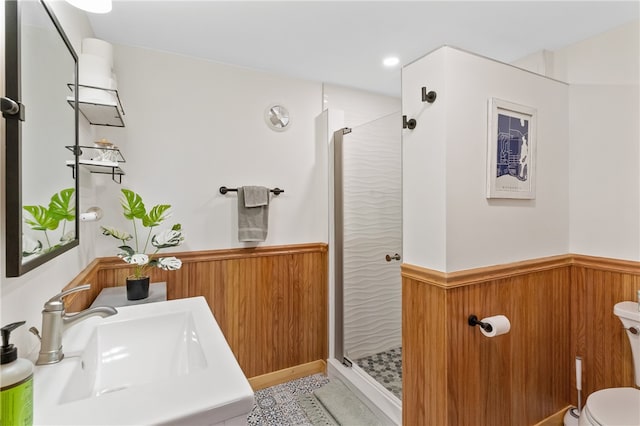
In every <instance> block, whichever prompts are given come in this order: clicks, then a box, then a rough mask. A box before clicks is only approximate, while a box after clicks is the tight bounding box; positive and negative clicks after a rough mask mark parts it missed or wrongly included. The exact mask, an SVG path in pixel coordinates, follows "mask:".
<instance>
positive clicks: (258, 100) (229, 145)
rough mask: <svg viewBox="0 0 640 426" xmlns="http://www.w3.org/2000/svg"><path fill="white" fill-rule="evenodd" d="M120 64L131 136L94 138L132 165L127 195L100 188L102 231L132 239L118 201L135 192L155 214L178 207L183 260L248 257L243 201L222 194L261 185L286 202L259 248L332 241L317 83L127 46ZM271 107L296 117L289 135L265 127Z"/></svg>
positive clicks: (108, 247) (103, 246)
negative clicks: (200, 255) (194, 254)
mask: <svg viewBox="0 0 640 426" xmlns="http://www.w3.org/2000/svg"><path fill="white" fill-rule="evenodd" d="M115 64H116V65H115V68H116V73H117V75H118V82H119V92H120V97H121V99H122V102H123V105H124V109H125V112H126V115H125V117H124V118H125V123H126V127H125V128H122V129H116V128H102V129H100V131H99V132H98V134H97V137H107V138H108V139H109V140H111V141H112V142H113V143H115V144H116V145H118V146H119V147H120V148H121V150H122V151H123V154H124V156H125V158H126V160H127V162H126V163H125V164H124V165H123V166H122V167H123V169H124V170H125V172H126V175H125V176H123V183H122V186H119V185H113V184H111V183H110V182H106V181H108V180H109V179H110V178H109V177H102V182H100V183H99V187H98V189H97V190H98V199H99V203H100V205H101V207H102V208H103V209H104V210H105V217H104V218H103V219H102V223H103V224H104V225H115V226H118V227H122V228H124V229H130V225H129V224H128V223H126V221H124V220H123V219H122V218H121V216H122V215H121V209H120V204H119V201H118V199H119V196H120V192H119V191H120V188H121V187H122V188H129V189H132V190H134V191H136V192H138V193H140V194H141V195H142V196H143V198H144V201H145V202H146V204H147V206H149V207H150V206H151V205H153V204H158V203H168V204H171V205H172V206H173V217H172V219H171V220H172V221H173V222H180V223H181V224H182V226H183V229H184V234H185V237H186V241H185V243H184V244H183V246H181V247H180V248H179V249H180V250H207V249H220V248H230V247H243V246H245V245H248V244H246V243H239V242H238V237H237V197H236V194H235V193H230V194H227V195H226V196H225V195H221V194H220V193H219V192H218V188H219V187H220V186H228V187H238V186H243V185H263V186H268V187H271V188H273V187H280V188H283V189H284V190H285V193H284V194H282V195H280V196H278V197H272V199H271V204H270V207H269V210H270V211H269V233H268V237H267V240H266V242H264V243H262V245H278V244H297V243H308V242H326V241H327V214H326V191H323V188H326V159H325V157H323V153H322V152H320V151H319V150H318V149H317V147H316V140H315V133H314V132H315V130H314V120H315V117H316V116H317V115H318V114H320V112H321V111H322V109H321V94H322V86H321V84H320V83H314V82H308V81H302V80H296V79H292V78H287V77H280V76H276V75H272V74H267V73H263V72H257V71H253V70H249V69H246V68H240V67H235V66H229V65H222V64H219V63H214V62H209V61H204V60H199V59H194V58H189V57H184V56H179V55H175V54H169V53H164V52H158V51H151V50H147V49H140V48H134V47H125V46H116V49H115ZM274 102H279V103H281V104H283V105H285V106H286V107H287V108H288V110H289V112H290V115H291V128H290V129H289V130H287V131H285V132H274V131H272V130H271V129H269V127H267V125H266V124H265V121H264V117H263V115H264V112H265V110H266V109H267V107H268V106H270V105H271V104H272V103H274ZM324 155H326V154H324ZM254 245H255V244H254ZM98 246H99V248H98V253H99V255H114V254H115V253H116V251H117V248H116V244H115V240H113V239H111V238H107V237H100V238H99V240H98Z"/></svg>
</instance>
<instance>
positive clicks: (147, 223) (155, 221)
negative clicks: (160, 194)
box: [142, 204, 171, 228]
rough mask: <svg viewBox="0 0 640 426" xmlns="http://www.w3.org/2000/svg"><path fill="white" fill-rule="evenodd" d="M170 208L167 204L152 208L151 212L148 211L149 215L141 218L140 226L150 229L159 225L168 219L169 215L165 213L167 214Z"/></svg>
mask: <svg viewBox="0 0 640 426" xmlns="http://www.w3.org/2000/svg"><path fill="white" fill-rule="evenodd" d="M170 208H171V205H169V204H158V205H156V206H153V208H152V209H151V211H149V213H148V214H147V215H145V217H143V218H142V226H144V227H146V228H151V227H153V226H158V225H160V223H162V221H163V220H165V219H166V218H167V217H169V215H168V214H165V213H168V210H169V209H170Z"/></svg>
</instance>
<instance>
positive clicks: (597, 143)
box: [554, 21, 640, 260]
mask: <svg viewBox="0 0 640 426" xmlns="http://www.w3.org/2000/svg"><path fill="white" fill-rule="evenodd" d="M554 56H555V57H554V59H555V62H556V64H558V66H557V68H558V69H557V73H558V74H557V77H559V78H563V77H564V78H566V79H567V81H568V82H569V83H570V84H571V89H570V106H569V110H570V138H571V180H570V185H571V190H570V191H571V244H570V251H571V252H573V253H581V254H587V255H592V256H603V257H612V258H619V259H627V260H640V168H639V167H638V164H640V126H639V119H638V117H640V96H639V94H640V87H639V84H640V80H639V79H640V21H635V22H632V23H630V24H627V25H624V26H621V27H619V28H616V29H614V30H612V31H609V32H606V33H604V34H601V35H599V36H596V37H593V38H590V39H588V40H584V41H582V42H580V43H576V44H574V45H571V46H568V47H566V48H564V49H561V50H558V51H556V52H555V53H554Z"/></svg>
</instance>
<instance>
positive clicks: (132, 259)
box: [124, 253, 149, 265]
mask: <svg viewBox="0 0 640 426" xmlns="http://www.w3.org/2000/svg"><path fill="white" fill-rule="evenodd" d="M124 261H125V262H127V263H131V264H132V265H146V264H147V263H149V256H147V255H146V254H141V253H136V254H134V255H132V256H128V257H125V258H124Z"/></svg>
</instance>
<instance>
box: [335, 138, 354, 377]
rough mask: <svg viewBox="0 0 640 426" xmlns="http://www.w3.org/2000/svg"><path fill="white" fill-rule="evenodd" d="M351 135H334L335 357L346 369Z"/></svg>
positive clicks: (348, 363)
mask: <svg viewBox="0 0 640 426" xmlns="http://www.w3.org/2000/svg"><path fill="white" fill-rule="evenodd" d="M349 133H351V129H350V128H349V127H343V128H342V129H340V130H337V131H335V132H334V133H333V229H334V238H333V244H334V250H333V252H334V264H333V265H334V302H335V307H334V309H335V311H334V318H335V329H334V355H335V357H336V359H337V360H338V361H340V362H341V363H342V364H343V365H345V366H346V367H351V366H352V363H351V361H350V360H349V359H348V358H346V357H345V355H344V294H343V292H344V186H343V161H342V160H343V155H342V153H343V149H342V145H343V143H344V136H345V135H348V134H349Z"/></svg>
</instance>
